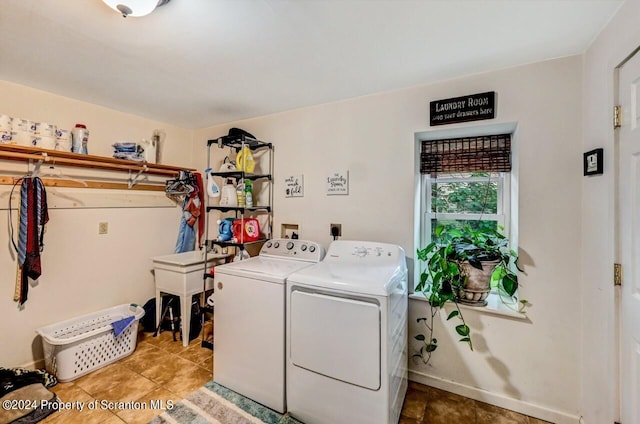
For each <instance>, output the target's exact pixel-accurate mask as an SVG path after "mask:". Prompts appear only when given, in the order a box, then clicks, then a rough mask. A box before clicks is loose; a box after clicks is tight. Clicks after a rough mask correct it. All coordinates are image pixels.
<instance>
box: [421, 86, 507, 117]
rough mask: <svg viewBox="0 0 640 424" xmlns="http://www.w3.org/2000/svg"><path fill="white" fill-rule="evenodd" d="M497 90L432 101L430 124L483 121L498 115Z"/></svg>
mask: <svg viewBox="0 0 640 424" xmlns="http://www.w3.org/2000/svg"><path fill="white" fill-rule="evenodd" d="M495 101H496V92H495V91H488V92H486V93H479V94H469V95H467V96H462V97H452V98H450V99H444V100H435V101H433V102H431V103H430V115H429V117H430V125H431V126H435V125H445V124H455V123H457V122H468V121H481V120H483V119H493V118H495V117H496V102H495Z"/></svg>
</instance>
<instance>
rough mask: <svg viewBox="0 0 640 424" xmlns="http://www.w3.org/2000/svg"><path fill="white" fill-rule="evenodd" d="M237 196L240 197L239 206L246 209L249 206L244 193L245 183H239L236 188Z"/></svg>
mask: <svg viewBox="0 0 640 424" xmlns="http://www.w3.org/2000/svg"><path fill="white" fill-rule="evenodd" d="M236 196H237V197H238V206H239V207H241V208H244V207H245V206H246V205H247V202H246V198H245V193H244V182H242V183H238V185H237V186H236Z"/></svg>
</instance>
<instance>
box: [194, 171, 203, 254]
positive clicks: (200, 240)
mask: <svg viewBox="0 0 640 424" xmlns="http://www.w3.org/2000/svg"><path fill="white" fill-rule="evenodd" d="M194 175H195V177H196V184H197V186H198V199H199V200H200V213H199V214H198V246H199V247H200V248H202V245H203V243H204V239H203V238H204V221H205V219H204V212H205V211H204V184H203V181H202V175H201V174H200V173H199V172H195V173H194Z"/></svg>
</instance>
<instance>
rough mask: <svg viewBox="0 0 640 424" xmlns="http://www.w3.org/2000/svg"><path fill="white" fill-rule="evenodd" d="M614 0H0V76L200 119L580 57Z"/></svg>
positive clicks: (172, 118)
mask: <svg viewBox="0 0 640 424" xmlns="http://www.w3.org/2000/svg"><path fill="white" fill-rule="evenodd" d="M621 4H622V0H555V1H551V0H496V1H488V0H467V1H461V0H442V1H438V0H172V1H171V2H170V3H169V4H167V5H165V6H162V7H160V8H158V9H156V11H155V12H153V13H152V14H151V15H149V16H146V17H142V18H132V17H129V18H126V19H125V18H122V17H121V16H120V15H118V14H117V13H116V12H114V11H113V10H112V9H109V8H108V7H107V6H106V5H105V4H104V3H103V2H102V1H101V0H2V2H1V3H0V80H6V81H11V82H15V83H18V84H23V85H27V86H31V87H35V88H38V89H41V90H45V91H49V92H52V93H57V94H61V95H64V96H67V97H72V98H75V99H80V100H84V101H87V102H91V103H95V104H99V105H103V106H106V107H109V108H113V109H117V110H121V111H125V112H129V113H133V114H136V115H140V116H144V117H148V118H152V119H156V120H160V121H163V122H166V123H171V124H175V125H178V126H181V127H185V128H202V127H206V126H210V125H215V124H219V123H224V122H231V121H235V120H239V119H243V118H249V117H255V116H261V115H265V114H269V113H274V112H280V111H285V110H289V109H294V108H299V107H303V106H309V105H314V104H320V103H326V102H330V101H335V100H340V99H346V98H350V97H356V96H362V95H366V94H371V93H376V92H381V91H386V90H393V89H398V88H403V87H409V86H413V85H418V84H424V83H429V82H433V81H437V80H444V79H450V78H454V77H459V76H462V75H468V74H473V73H478V72H484V71H489V70H494V69H499V68H505V67H510V66H514V65H519V64H524V63H530V62H536V61H540V60H545V59H550V58H555V57H561V56H567V55H573V54H578V53H582V52H584V51H585V49H586V48H587V47H588V46H589V44H590V43H591V41H592V40H593V39H594V38H595V36H596V35H597V34H598V33H599V32H600V30H601V29H602V28H603V27H604V26H605V25H606V23H607V22H608V21H609V19H610V18H611V17H612V16H613V15H614V14H615V12H616V11H617V9H618V8H619V7H620V5H621Z"/></svg>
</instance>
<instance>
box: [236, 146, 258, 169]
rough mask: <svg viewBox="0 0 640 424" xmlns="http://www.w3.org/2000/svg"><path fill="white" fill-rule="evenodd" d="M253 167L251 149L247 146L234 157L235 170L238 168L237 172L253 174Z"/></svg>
mask: <svg viewBox="0 0 640 424" xmlns="http://www.w3.org/2000/svg"><path fill="white" fill-rule="evenodd" d="M255 165H256V164H255V162H254V160H253V155H252V154H251V149H250V148H249V147H248V146H244V147H243V148H242V149H241V150H240V151H239V152H238V155H237V156H236V168H238V171H243V172H253V170H254V168H255Z"/></svg>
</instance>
